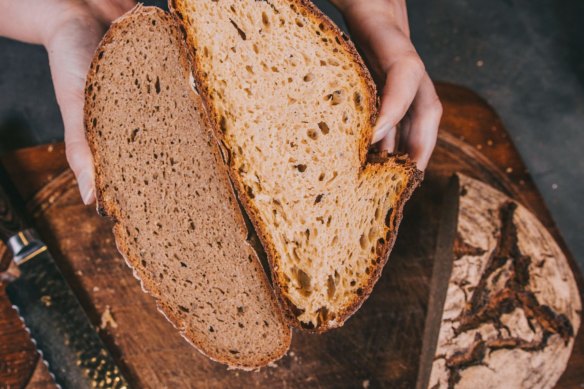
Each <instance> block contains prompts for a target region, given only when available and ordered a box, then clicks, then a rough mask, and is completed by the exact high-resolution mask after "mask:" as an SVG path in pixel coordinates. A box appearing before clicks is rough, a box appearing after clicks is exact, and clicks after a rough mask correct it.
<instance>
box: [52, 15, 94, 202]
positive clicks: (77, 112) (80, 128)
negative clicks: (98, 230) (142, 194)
mask: <svg viewBox="0 0 584 389" xmlns="http://www.w3.org/2000/svg"><path fill="white" fill-rule="evenodd" d="M101 34H102V30H101V27H100V25H99V23H98V22H97V21H96V20H95V19H93V18H91V17H90V16H81V17H77V18H74V19H72V20H69V21H67V22H64V23H63V24H62V25H61V26H60V27H59V29H58V30H56V31H55V33H54V34H53V35H52V36H51V39H50V40H49V41H48V42H47V44H46V46H47V51H48V53H49V63H50V66H51V75H52V77H53V84H54V87H55V95H56V97H57V102H58V103H59V108H60V109H61V115H62V117H63V124H64V126H65V148H66V154H67V161H68V162H69V165H70V166H71V169H72V170H73V172H74V173H75V177H77V183H78V186H79V191H80V193H81V198H82V199H83V202H84V203H85V204H91V203H93V202H94V201H95V189H94V172H93V159H92V157H91V151H90V149H89V145H88V144H87V140H86V138H85V130H84V124H83V106H84V90H85V77H86V74H87V71H88V70H89V66H90V63H91V59H92V57H93V52H94V50H95V47H96V46H97V44H98V43H99V40H100V38H101Z"/></svg>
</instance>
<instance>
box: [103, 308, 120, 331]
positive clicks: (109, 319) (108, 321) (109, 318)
mask: <svg viewBox="0 0 584 389" xmlns="http://www.w3.org/2000/svg"><path fill="white" fill-rule="evenodd" d="M108 325H109V326H110V327H111V328H118V323H116V320H115V319H114V317H113V315H112V311H111V309H110V306H109V305H106V306H105V311H103V313H102V314H101V323H100V324H99V328H101V329H102V330H104V329H106V328H107V326H108Z"/></svg>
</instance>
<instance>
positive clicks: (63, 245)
mask: <svg viewBox="0 0 584 389" xmlns="http://www.w3.org/2000/svg"><path fill="white" fill-rule="evenodd" d="M438 91H439V94H440V96H441V98H442V101H443V104H444V118H443V120H442V124H441V133H440V137H439V141H438V146H437V149H436V152H435V154H434V157H433V159H432V162H431V164H430V167H429V169H428V171H427V174H426V180H425V181H424V184H423V185H422V187H421V188H420V189H419V190H418V191H417V193H416V194H415V196H414V198H413V199H412V200H411V202H410V203H409V204H408V206H407V208H406V213H405V216H404V221H403V224H402V228H401V230H400V233H399V237H398V242H397V245H396V248H395V249H394V251H393V253H392V255H391V258H390V261H389V263H388V265H387V267H386V268H385V271H384V274H383V277H382V278H381V280H380V281H379V283H378V284H377V286H376V287H375V289H374V292H373V294H372V295H371V297H370V299H369V300H368V301H367V302H366V303H365V304H364V306H363V308H362V309H361V310H360V311H359V312H358V313H357V314H355V316H354V317H353V318H351V319H350V320H349V321H348V322H347V324H346V325H345V326H344V327H343V328H341V329H338V330H334V331H332V332H330V333H327V334H325V335H307V334H301V333H295V334H294V339H293V342H292V347H291V351H290V352H289V354H288V355H287V356H286V357H284V358H283V359H282V360H280V361H278V362H277V363H276V364H274V366H270V367H267V368H264V369H262V370H261V371H260V372H239V371H229V370H227V369H226V368H225V367H224V366H222V365H219V364H216V363H214V362H211V361H209V360H208V359H207V358H205V357H203V356H202V355H201V354H199V353H198V352H197V351H196V350H195V349H194V348H192V347H191V346H189V345H188V344H187V343H186V342H185V341H184V340H183V339H182V338H181V337H180V336H179V335H178V334H177V332H176V331H175V330H174V329H173V327H172V326H171V325H170V324H169V323H168V322H167V321H166V320H165V319H164V318H163V317H162V315H160V314H159V313H158V312H157V311H156V307H155V305H154V302H153V300H152V299H151V298H150V297H149V296H147V295H145V294H144V293H142V291H141V289H140V286H139V284H138V282H137V281H136V280H135V279H134V278H133V276H132V273H131V271H130V269H129V268H127V267H126V265H125V263H124V261H123V260H122V258H121V256H120V255H119V254H118V253H117V251H116V248H115V244H114V241H113V236H112V234H111V227H112V225H111V223H110V222H109V221H108V220H104V219H100V218H99V217H98V216H97V214H96V212H95V210H94V209H93V207H84V206H83V205H82V203H81V201H80V198H79V195H78V193H77V188H76V185H75V181H74V177H73V175H72V173H71V172H70V171H69V170H68V168H67V164H66V160H65V154H64V148H63V145H62V144H55V145H51V146H43V147H39V148H33V149H26V150H21V151H18V152H15V153H13V154H10V155H7V156H5V157H4V158H3V159H2V160H3V163H4V165H5V166H6V167H7V170H9V173H10V174H11V176H12V178H13V180H14V181H15V182H16V184H17V187H18V189H19V191H20V192H21V194H22V195H23V197H24V198H26V199H27V200H28V207H29V211H30V213H31V214H32V215H33V216H34V220H35V221H36V223H37V227H38V229H39V231H40V232H41V235H42V236H43V237H44V238H45V240H46V242H47V243H48V245H49V247H50V249H51V251H52V252H53V253H54V255H55V256H56V259H57V261H58V262H59V266H60V267H61V268H62V270H63V273H64V274H65V275H66V278H67V279H68V280H69V282H70V283H71V285H72V286H73V288H74V289H75V291H76V293H77V294H78V296H79V298H80V300H81V302H82V305H83V306H84V308H85V309H86V310H87V312H88V313H89V316H90V318H91V319H92V321H93V323H94V324H95V325H96V326H98V327H100V330H99V332H100V335H101V336H102V338H103V339H104V341H105V342H106V344H107V345H108V346H109V348H110V349H111V351H112V353H113V355H114V356H115V358H116V359H117V360H118V362H119V364H120V365H121V367H122V370H123V371H124V373H125V374H126V375H127V377H128V378H129V379H130V381H131V382H132V383H133V384H134V386H135V387H140V388H142V387H144V388H187V387H189V388H237V387H245V388H249V387H274V388H286V387H290V388H299V387H310V388H312V387H315V388H329V387H330V388H361V387H363V388H366V387H370V388H376V387H386V388H412V387H413V386H414V382H415V378H416V374H417V362H418V358H419V354H420V350H421V342H422V333H423V324H424V318H425V313H426V305H427V302H428V290H429V285H428V284H429V278H430V275H431V268H432V255H433V248H434V243H435V236H436V228H437V223H438V222H437V220H438V217H439V208H440V207H439V205H440V203H439V201H440V195H439V193H441V188H442V186H443V185H444V182H445V179H446V178H447V177H449V176H450V175H451V174H452V173H453V172H455V171H462V172H464V173H465V174H467V175H469V176H472V177H475V178H478V179H481V180H483V181H484V182H487V183H489V184H491V185H492V186H494V187H495V188H497V189H500V190H502V191H503V192H505V193H507V194H508V195H510V196H511V197H513V198H514V199H516V200H517V201H519V202H521V203H523V204H524V205H525V206H526V207H527V208H529V209H530V210H531V211H533V213H534V214H535V215H537V217H538V218H539V219H540V220H541V221H542V223H543V224H544V225H545V226H546V227H547V228H548V229H549V230H550V232H551V233H552V235H553V236H554V237H555V238H556V239H557V240H558V242H559V244H560V246H561V247H562V248H563V249H564V251H566V248H565V245H564V243H563V241H562V239H561V237H560V235H559V232H558V230H557V229H556V227H555V226H554V224H553V221H552V219H551V217H550V214H549V212H548V211H547V209H546V207H545V204H544V203H543V201H542V198H541V196H540V195H539V193H538V191H537V189H536V188H535V186H534V184H533V181H532V180H531V178H530V177H529V174H528V173H527V171H526V169H525V166H524V165H523V163H522V161H521V159H520V157H519V155H518V153H517V151H516V149H515V148H514V146H513V145H512V143H511V140H510V139H509V137H508V134H507V132H506V131H505V129H504V128H503V126H502V124H501V122H500V120H499V119H498V117H497V115H496V114H495V113H494V112H493V110H492V109H491V108H490V107H489V106H488V105H487V104H486V103H485V102H484V101H483V100H481V99H480V98H479V97H478V96H476V95H475V94H474V93H472V92H470V91H469V90H466V89H463V88H460V87H456V86H452V85H446V84H439V85H438ZM0 250H3V248H2V249H0ZM566 253H567V251H566ZM567 254H568V255H567V256H568V258H570V261H571V264H572V268H573V270H574V271H577V268H576V266H574V261H573V259H572V258H571V257H570V255H569V253H567ZM3 256H4V258H5V259H6V257H7V256H6V255H5V254H4V255H3ZM579 274H580V273H577V280H578V282H579V284H580V286H582V278H581V277H580V275H579ZM580 290H582V287H581V288H580ZM3 385H4V386H3ZM11 385H12V386H11ZM50 385H51V384H50V378H49V376H48V373H47V370H46V368H45V367H44V366H43V365H42V364H40V363H39V360H38V356H37V353H36V352H35V348H34V346H33V345H32V343H31V342H30V339H29V337H28V335H27V333H26V331H25V330H24V328H23V326H22V324H21V322H20V321H19V319H18V317H17V315H16V313H15V312H14V311H13V310H12V309H11V308H10V303H9V301H8V299H7V297H6V295H5V294H4V289H3V286H2V285H1V283H0V387H5V386H10V387H23V386H26V387H28V388H36V387H39V388H41V387H47V386H48V387H50ZM582 385H584V339H583V337H582V336H578V338H577V340H576V345H575V347H574V352H573V355H572V358H571V360H570V364H569V366H568V369H567V370H566V372H565V374H564V375H563V377H562V379H561V381H560V383H559V384H558V387H559V388H579V387H582Z"/></svg>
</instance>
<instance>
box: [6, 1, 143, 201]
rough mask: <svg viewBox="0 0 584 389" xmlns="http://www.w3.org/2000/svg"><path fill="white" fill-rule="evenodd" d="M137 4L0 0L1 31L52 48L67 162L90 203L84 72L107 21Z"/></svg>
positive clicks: (91, 178)
mask: <svg viewBox="0 0 584 389" xmlns="http://www.w3.org/2000/svg"><path fill="white" fill-rule="evenodd" d="M134 5H135V2H134V0H18V1H14V0H0V8H2V9H3V12H2V15H0V35H4V36H7V37H9V38H14V39H19V40H23V41H26V42H30V43H36V44H42V45H44V46H45V47H46V49H47V52H48V54H49V63H50V66H51V75H52V78H53V84H54V87H55V95H56V97H57V102H58V103H59V108H60V109H61V115H62V117H63V123H64V126H65V147H66V151H67V161H68V162H69V165H70V166H71V169H72V170H73V172H74V173H75V176H76V177H77V183H78V186H79V191H80V193H81V197H82V199H83V202H84V203H85V204H91V203H93V202H94V201H95V189H94V171H93V160H92V157H91V152H90V150H89V146H88V144H87V140H86V139H85V130H84V124H83V104H84V95H85V77H86V75H87V72H88V70H89V66H90V64H91V60H92V58H93V54H94V51H95V48H96V47H97V45H98V44H99V41H100V39H101V37H102V35H103V32H104V30H105V27H106V26H105V25H106V24H109V23H110V22H111V21H112V20H113V19H115V18H117V17H119V16H121V15H123V14H124V13H125V12H126V11H127V10H129V9H130V8H131V7H132V6H134Z"/></svg>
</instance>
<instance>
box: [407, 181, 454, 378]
mask: <svg viewBox="0 0 584 389" xmlns="http://www.w3.org/2000/svg"><path fill="white" fill-rule="evenodd" d="M459 200H460V183H459V180H458V176H456V175H454V176H452V178H451V179H450V181H449V182H448V185H447V187H446V190H445V191H444V193H443V197H442V209H441V214H440V224H439V226H438V235H437V238H436V246H435V249H434V258H433V260H434V264H433V267H432V279H431V281H430V298H429V301H428V310H427V313H426V323H425V325H424V335H423V341H422V353H421V356H420V364H419V367H418V379H417V383H416V389H427V388H428V385H429V384H430V377H431V374H432V365H433V364H434V357H435V355H436V348H437V346H438V337H439V335H440V325H441V324H442V313H443V310H444V303H445V302H446V294H447V292H448V282H449V281H450V275H451V273H452V264H453V262H454V242H455V240H456V232H457V227H458V212H459Z"/></svg>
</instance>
